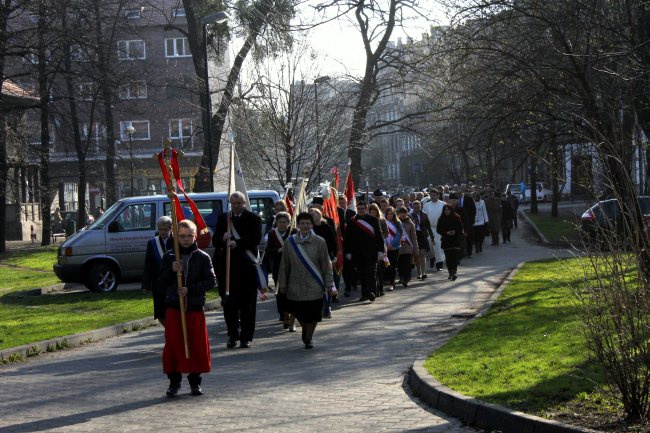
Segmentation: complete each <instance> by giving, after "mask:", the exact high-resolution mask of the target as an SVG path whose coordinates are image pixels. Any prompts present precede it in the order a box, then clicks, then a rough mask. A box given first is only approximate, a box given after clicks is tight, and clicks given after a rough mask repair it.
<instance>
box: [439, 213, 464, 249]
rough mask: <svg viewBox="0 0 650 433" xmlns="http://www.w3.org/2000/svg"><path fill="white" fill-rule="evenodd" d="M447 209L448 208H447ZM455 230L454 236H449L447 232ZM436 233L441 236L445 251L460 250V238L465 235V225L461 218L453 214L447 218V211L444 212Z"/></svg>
mask: <svg viewBox="0 0 650 433" xmlns="http://www.w3.org/2000/svg"><path fill="white" fill-rule="evenodd" d="M445 207H447V206H445ZM451 230H454V231H455V233H454V234H453V235H448V234H447V232H449V231H451ZM436 231H437V232H438V233H439V234H440V237H441V240H442V242H441V244H442V245H441V247H442V249H443V250H449V249H454V248H455V249H457V248H460V236H461V235H462V233H463V223H462V221H461V218H460V216H459V215H458V214H457V213H455V212H453V209H452V213H451V214H450V215H449V216H447V215H445V210H444V209H443V210H442V215H440V218H439V219H438V226H437V227H436Z"/></svg>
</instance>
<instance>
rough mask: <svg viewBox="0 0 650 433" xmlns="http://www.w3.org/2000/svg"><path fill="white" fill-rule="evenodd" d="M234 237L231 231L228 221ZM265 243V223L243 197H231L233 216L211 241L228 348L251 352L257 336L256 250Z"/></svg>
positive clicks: (225, 219) (221, 220)
mask: <svg viewBox="0 0 650 433" xmlns="http://www.w3.org/2000/svg"><path fill="white" fill-rule="evenodd" d="M229 216H230V217H231V219H232V227H233V230H232V233H231V232H229V231H228V217H229ZM261 240H262V219H261V218H260V217H259V216H258V215H256V214H254V213H253V212H250V211H248V210H247V209H246V198H245V196H244V194H242V193H241V192H239V191H237V192H234V193H233V194H232V195H231V196H230V212H227V213H223V214H221V215H220V216H219V220H218V221H217V227H216V230H215V233H214V236H213V238H212V244H213V245H214V247H215V250H214V259H213V261H214V264H215V269H216V270H217V278H218V281H219V295H220V296H221V299H222V301H221V302H222V305H223V316H224V319H225V320H226V326H227V327H228V343H227V347H228V348H233V347H235V346H236V345H237V340H239V341H240V344H239V347H242V348H249V347H250V344H251V341H252V340H253V334H254V333H255V313H256V308H257V289H258V288H259V282H258V281H257V274H258V272H257V264H256V260H257V246H258V245H259V244H260V241H261ZM226 248H230V287H229V293H226Z"/></svg>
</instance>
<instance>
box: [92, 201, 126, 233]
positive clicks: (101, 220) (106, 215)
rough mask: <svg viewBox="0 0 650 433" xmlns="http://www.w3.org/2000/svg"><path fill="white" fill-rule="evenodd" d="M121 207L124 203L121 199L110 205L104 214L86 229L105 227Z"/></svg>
mask: <svg viewBox="0 0 650 433" xmlns="http://www.w3.org/2000/svg"><path fill="white" fill-rule="evenodd" d="M121 207H122V203H121V202H119V201H118V202H117V203H115V204H113V206H111V207H109V208H108V210H107V211H106V212H104V214H103V215H102V216H100V217H99V218H97V219H96V220H95V222H94V223H92V224H91V225H89V226H88V227H87V228H86V230H100V229H102V228H104V226H105V225H106V223H107V222H108V221H111V220H112V219H113V216H115V214H116V213H117V212H118V211H119V209H120V208H121Z"/></svg>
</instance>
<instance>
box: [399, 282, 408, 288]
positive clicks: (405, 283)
mask: <svg viewBox="0 0 650 433" xmlns="http://www.w3.org/2000/svg"><path fill="white" fill-rule="evenodd" d="M400 283H402V287H408V285H409V283H407V282H406V281H400Z"/></svg>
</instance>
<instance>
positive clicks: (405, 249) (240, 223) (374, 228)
mask: <svg viewBox="0 0 650 433" xmlns="http://www.w3.org/2000/svg"><path fill="white" fill-rule="evenodd" d="M332 191H335V190H333V189H332ZM441 197H442V199H441ZM350 201H352V203H350ZM229 202H230V209H229V210H228V211H227V212H225V213H223V214H222V215H221V216H219V218H218V220H217V223H216V226H215V227H214V228H213V229H214V231H213V235H212V243H213V246H214V248H215V250H214V255H213V257H212V258H210V256H208V255H207V254H206V253H205V252H203V251H201V250H200V249H199V248H198V246H197V243H196V239H197V227H196V225H194V223H193V222H192V221H191V220H183V221H180V222H179V223H178V231H179V233H178V239H177V240H175V241H177V242H179V243H180V249H179V250H177V251H176V252H175V251H174V249H172V248H171V244H172V241H171V239H172V238H171V236H170V227H171V225H172V221H171V219H170V218H168V217H162V218H160V220H159V221H158V231H159V233H158V236H156V237H155V238H154V239H152V240H151V242H150V244H149V248H148V250H147V260H146V263H147V266H146V269H145V280H144V282H143V286H142V287H143V289H144V290H146V291H151V292H152V295H153V299H154V314H155V317H156V318H158V319H159V320H160V322H161V323H162V324H163V325H164V326H165V348H164V350H163V370H164V372H165V373H166V374H167V376H168V378H169V380H170V383H169V387H168V390H167V393H166V394H167V396H168V397H174V396H176V395H177V394H178V391H179V389H180V387H181V377H182V376H181V374H182V373H187V374H188V381H189V384H190V390H191V394H192V395H195V396H196V395H202V394H203V390H202V389H201V386H200V385H201V374H202V373H206V372H209V371H210V368H211V362H210V349H209V339H208V336H207V327H206V324H205V316H204V314H203V307H204V304H205V298H206V291H207V290H210V289H212V288H214V287H217V288H218V291H219V295H220V298H221V305H222V306H223V315H224V320H225V323H226V328H227V342H226V348H227V349H234V348H235V347H236V346H237V345H239V347H240V348H242V349H249V348H251V347H252V342H253V339H254V334H255V317H256V308H257V302H258V300H259V299H260V298H261V297H265V296H266V295H264V293H263V291H264V290H265V289H266V287H269V288H270V291H272V292H275V299H276V303H277V311H278V316H279V321H280V322H281V323H282V327H283V329H285V330H288V332H295V331H296V330H297V324H296V322H297V323H298V324H299V326H300V328H301V333H302V344H303V345H304V347H305V349H313V348H314V333H315V329H316V327H317V325H318V323H319V322H321V321H322V320H323V319H329V318H331V317H332V308H331V307H332V304H333V303H336V302H339V299H338V298H339V290H338V287H342V289H343V290H342V292H343V293H342V296H343V297H351V296H352V295H353V293H354V292H359V298H358V299H357V301H358V302H368V303H372V302H374V301H375V299H376V298H377V297H379V296H384V295H385V294H386V292H391V291H394V290H396V287H401V288H407V287H408V285H409V284H410V283H411V281H412V279H413V278H414V277H415V278H416V279H418V280H424V279H426V278H427V277H428V273H429V272H433V273H435V272H441V271H443V269H444V268H445V267H446V269H447V273H448V279H449V280H452V281H455V280H456V279H458V278H459V266H460V263H461V260H462V259H464V258H470V257H472V254H480V253H482V252H483V240H484V238H486V237H489V238H491V245H493V246H496V245H498V244H499V240H500V239H499V235H500V234H501V236H502V242H503V243H507V242H510V231H511V229H512V227H513V225H514V224H515V215H516V210H515V208H514V206H518V203H516V198H514V200H513V197H512V196H509V197H506V196H503V197H501V196H500V195H499V194H497V193H495V191H494V190H493V189H491V188H486V189H478V188H476V187H473V188H472V187H467V186H465V185H461V186H460V187H457V188H453V189H451V188H449V187H448V186H442V185H441V186H439V187H430V188H429V189H428V190H426V191H423V192H420V193H417V194H408V195H402V196H393V197H389V196H385V195H384V194H382V192H381V191H380V190H377V191H375V192H374V194H373V195H372V197H371V196H370V195H369V194H366V195H364V196H359V197H356V198H354V197H353V200H349V198H348V197H346V196H345V195H343V194H341V195H339V196H338V197H336V196H335V197H334V198H333V202H334V203H336V204H338V206H336V204H334V205H331V202H328V203H329V204H330V205H329V207H327V206H324V204H325V203H326V200H324V198H323V197H320V196H316V197H313V198H312V200H311V203H310V204H309V205H308V206H307V208H306V209H302V210H301V211H300V212H298V213H297V214H296V215H292V212H293V209H295V204H294V203H293V202H291V201H290V199H289V195H287V196H285V198H284V199H282V200H279V201H278V202H277V203H275V205H274V210H275V212H276V213H275V215H274V216H273V218H272V220H270V221H267V224H266V225H265V226H264V227H263V225H262V219H261V218H260V216H259V215H257V214H256V213H254V212H251V211H249V210H247V209H246V207H247V204H248V203H247V197H246V195H245V194H243V193H242V192H240V191H236V192H234V193H232V194H230V197H229ZM334 214H335V215H334ZM333 217H334V218H333ZM263 236H264V239H265V242H264V243H265V244H266V248H265V250H264V252H263V254H261V253H260V252H259V251H258V246H259V245H260V244H261V243H262V239H263ZM178 255H180V257H177V256H178ZM337 265H338V266H337ZM177 272H180V273H182V274H183V280H182V281H183V282H182V283H180V279H179V280H177V279H176V278H174V273H177ZM460 274H461V277H462V272H461V273H460ZM260 275H263V277H260ZM267 275H268V276H270V279H269V278H268V277H267ZM340 277H343V278H342V279H341V278H340ZM261 278H262V280H266V281H261V280H260V279H261ZM341 280H342V281H341ZM183 301H184V302H183ZM183 316H184V317H183ZM181 322H182V323H181ZM181 325H182V326H181ZM183 347H184V348H185V350H184V351H183Z"/></svg>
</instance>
